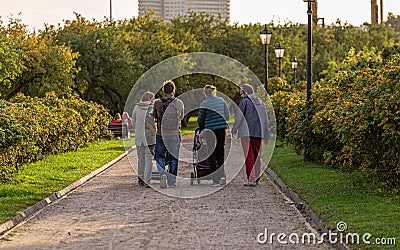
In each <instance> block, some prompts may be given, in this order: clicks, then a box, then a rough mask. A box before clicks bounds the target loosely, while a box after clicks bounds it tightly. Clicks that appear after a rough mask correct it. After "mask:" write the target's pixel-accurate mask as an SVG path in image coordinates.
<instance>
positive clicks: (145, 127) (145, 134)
mask: <svg viewBox="0 0 400 250" xmlns="http://www.w3.org/2000/svg"><path fill="white" fill-rule="evenodd" d="M153 99H154V94H153V93H152V92H145V93H144V94H143V96H142V98H141V101H140V102H138V103H137V104H136V106H135V108H134V109H133V112H132V127H133V129H135V144H136V152H137V156H138V182H139V185H142V186H147V187H149V186H150V180H151V172H152V169H153V155H154V145H155V143H156V124H155V120H154V117H153V116H152V115H151V114H150V112H151V111H152V110H153V103H152V101H153Z"/></svg>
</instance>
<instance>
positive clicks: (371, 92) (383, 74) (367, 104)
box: [271, 55, 400, 188]
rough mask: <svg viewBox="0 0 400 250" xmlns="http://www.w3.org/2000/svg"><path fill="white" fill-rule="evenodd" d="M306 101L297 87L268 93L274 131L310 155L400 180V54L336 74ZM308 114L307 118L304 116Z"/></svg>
mask: <svg viewBox="0 0 400 250" xmlns="http://www.w3.org/2000/svg"><path fill="white" fill-rule="evenodd" d="M330 83H331V84H327V85H325V86H318V85H316V86H315V88H314V89H313V92H312V93H313V94H312V99H311V101H310V102H309V103H308V104H306V102H305V97H304V93H303V92H299V91H298V90H296V89H294V88H293V89H291V90H289V91H288V90H284V91H283V90H282V91H276V92H275V93H273V94H272V96H271V100H272V102H273V105H274V108H275V113H276V116H277V123H278V134H279V135H280V136H282V137H284V138H285V139H286V141H287V142H289V143H291V144H293V145H294V146H295V148H296V150H297V152H298V153H303V149H304V143H305V142H307V144H308V149H309V153H310V155H311V157H312V159H314V160H316V161H324V162H325V163H328V164H331V165H332V166H335V167H340V168H342V169H345V170H348V171H353V170H358V171H360V172H361V173H362V174H363V176H365V177H368V178H369V177H373V178H370V179H369V180H371V181H372V180H377V181H379V182H380V183H381V184H383V185H382V187H390V188H393V187H394V188H397V187H398V185H399V184H400V55H397V56H394V57H393V58H392V60H389V61H387V62H386V63H384V64H383V65H382V66H381V67H380V68H373V69H372V68H368V67H362V68H360V69H357V70H348V71H340V72H338V73H337V74H336V75H335V77H334V79H331V81H330ZM307 116H308V117H307Z"/></svg>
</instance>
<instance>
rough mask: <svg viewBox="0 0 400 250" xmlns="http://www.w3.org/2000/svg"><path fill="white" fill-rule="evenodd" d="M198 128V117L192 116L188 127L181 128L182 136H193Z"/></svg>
mask: <svg viewBox="0 0 400 250" xmlns="http://www.w3.org/2000/svg"><path fill="white" fill-rule="evenodd" d="M196 128H198V125H197V116H196V117H195V116H192V117H190V118H189V122H188V124H187V127H182V128H181V135H189V134H193V133H194V131H195V130H196Z"/></svg>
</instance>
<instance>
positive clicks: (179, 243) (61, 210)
mask: <svg viewBox="0 0 400 250" xmlns="http://www.w3.org/2000/svg"><path fill="white" fill-rule="evenodd" d="M189 141H190V140H189ZM129 159H130V160H131V161H132V160H133V161H134V160H135V159H136V157H135V152H134V153H133V154H132V155H131V156H130V158H129ZM180 168H181V170H180V171H182V172H190V171H191V169H192V166H190V165H187V164H186V165H185V164H181V166H180ZM244 180H245V173H244V172H243V171H242V172H240V173H239V175H238V176H237V177H236V178H234V179H233V180H232V181H231V182H230V183H229V184H228V185H227V186H225V187H224V188H222V189H220V190H218V191H217V192H214V193H212V194H210V195H207V196H203V197H200V198H193V199H190V198H189V199H182V198H176V197H171V196H168V195H165V194H162V193H160V192H157V191H156V190H155V189H152V188H144V187H140V186H138V184H137V177H136V176H135V174H134V172H133V171H132V167H131V165H130V164H129V161H128V158H127V157H125V158H123V159H122V160H121V161H119V162H118V163H117V164H115V165H113V166H112V167H111V168H109V169H108V170H106V171H105V172H103V173H102V174H100V175H99V176H97V177H96V178H94V179H92V180H91V181H89V182H88V183H86V184H84V185H83V186H81V187H80V188H78V189H76V190H74V191H73V192H71V193H70V194H68V195H66V196H65V197H64V198H62V199H60V200H58V201H56V202H55V203H53V204H50V205H49V206H47V207H45V208H44V209H43V210H41V211H40V212H39V213H37V214H36V215H35V216H33V217H32V218H31V219H30V220H29V221H28V222H26V223H24V224H22V225H20V226H18V227H17V228H16V229H14V230H13V231H12V233H11V234H8V235H7V236H6V237H5V239H2V240H0V249H18V250H19V249H331V247H330V246H328V245H325V244H301V241H302V239H301V237H302V234H303V233H309V232H311V231H310V227H309V226H308V223H306V221H305V219H304V218H303V217H302V216H301V215H300V213H299V212H298V211H297V210H296V209H295V208H294V206H293V205H291V203H290V201H289V200H288V199H287V198H286V197H285V196H284V195H282V194H281V192H280V191H279V190H277V188H276V187H275V186H274V185H273V184H272V183H271V182H270V181H269V180H268V179H267V178H265V177H264V180H263V182H262V183H260V185H258V186H257V187H254V188H248V187H244V186H243V182H244ZM204 182H205V183H204V184H203V185H197V184H195V185H194V186H192V187H190V188H192V189H202V188H210V187H209V184H210V183H211V181H209V182H210V183H208V182H207V181H204ZM154 185H155V186H157V185H158V182H157V181H154ZM185 185H186V184H185V183H181V184H180V183H179V182H178V187H177V188H176V190H179V189H180V188H182V189H185V188H188V187H186V186H185ZM266 229H267V231H268V238H269V237H271V235H272V234H273V233H275V235H274V236H273V242H272V244H271V243H270V242H267V243H265V244H260V243H258V241H257V237H258V235H259V234H260V233H264V232H265V230H266ZM280 233H284V234H286V235H287V237H286V238H283V239H282V240H283V241H287V242H288V244H279V243H278V238H277V236H276V235H278V234H280ZM291 234H292V235H291ZM289 235H291V238H290V239H291V241H296V237H294V236H295V235H298V236H299V237H300V238H299V242H300V244H293V243H290V241H289ZM260 240H264V237H261V238H260Z"/></svg>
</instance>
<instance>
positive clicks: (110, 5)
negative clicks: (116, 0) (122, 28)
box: [110, 0, 112, 22]
mask: <svg viewBox="0 0 400 250" xmlns="http://www.w3.org/2000/svg"><path fill="white" fill-rule="evenodd" d="M110 22H112V0H110Z"/></svg>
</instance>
